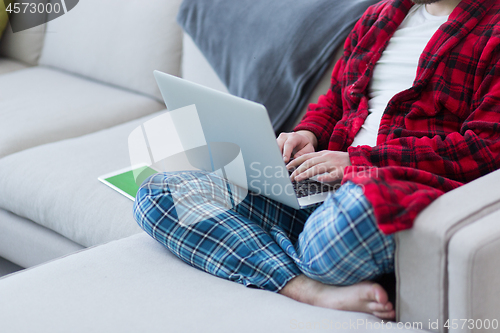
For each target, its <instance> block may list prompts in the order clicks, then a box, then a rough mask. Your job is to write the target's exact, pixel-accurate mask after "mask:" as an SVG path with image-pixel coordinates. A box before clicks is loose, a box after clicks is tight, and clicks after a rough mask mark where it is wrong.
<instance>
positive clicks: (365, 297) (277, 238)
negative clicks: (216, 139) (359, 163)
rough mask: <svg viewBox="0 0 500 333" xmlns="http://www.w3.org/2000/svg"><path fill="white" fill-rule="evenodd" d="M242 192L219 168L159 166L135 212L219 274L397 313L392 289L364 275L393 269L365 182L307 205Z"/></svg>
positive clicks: (315, 301) (313, 299)
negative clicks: (166, 170)
mask: <svg viewBox="0 0 500 333" xmlns="http://www.w3.org/2000/svg"><path fill="white" fill-rule="evenodd" d="M245 194H246V192H244V191H242V190H241V189H238V188H236V187H234V186H229V185H228V184H227V183H226V182H225V181H224V180H223V179H221V178H220V177H218V176H216V175H214V174H209V173H204V172H182V173H167V174H158V175H155V176H153V177H151V178H150V179H148V180H147V181H146V182H145V183H144V184H143V185H142V187H141V189H140V190H139V193H138V196H137V199H136V204H135V207H134V214H135V218H136V220H137V222H138V223H139V225H140V226H141V227H142V228H143V229H144V230H145V231H146V232H147V233H149V234H150V235H151V236H152V237H153V238H155V239H156V240H157V241H159V242H160V243H161V244H163V245H164V246H166V247H167V248H168V249H169V250H170V251H172V252H173V253H174V254H175V255H176V256H178V257H179V258H180V259H182V260H183V261H185V262H186V263H188V264H190V265H192V266H194V267H197V268H199V269H202V270H204V271H206V272H208V273H211V274H213V275H216V276H219V277H222V278H225V279H228V280H231V281H235V282H238V283H242V284H244V285H246V286H254V287H258V288H262V289H266V290H270V291H274V292H279V293H281V294H283V295H286V296H288V297H291V298H293V299H296V300H298V301H301V302H304V303H309V304H312V305H317V306H322V307H327V308H333V309H342V310H351V311H361V312H367V313H372V314H374V315H376V316H379V317H381V318H392V317H394V311H393V309H392V305H391V304H390V303H389V301H388V299H387V293H386V292H385V291H384V290H383V288H382V287H380V286H379V285H378V284H375V283H372V282H367V281H369V280H371V279H374V278H376V277H377V276H379V275H381V274H383V273H388V272H391V271H392V270H393V258H394V239H393V237H392V236H387V235H384V234H382V233H381V232H380V231H379V230H378V228H377V226H376V223H375V220H374V216H373V210H372V207H371V205H370V204H369V203H368V202H367V200H366V198H365V197H364V195H363V194H362V191H360V188H359V187H357V186H356V185H354V184H352V183H347V184H345V185H343V186H342V187H341V189H339V190H338V191H337V192H336V193H335V194H334V195H330V196H329V197H328V199H327V200H326V201H325V202H324V203H323V204H322V205H320V206H315V207H311V208H309V209H305V210H295V209H292V208H290V207H287V206H284V205H282V204H280V203H277V202H275V201H273V200H270V199H267V198H265V197H263V196H260V195H255V194H252V193H249V194H248V195H247V196H246V197H245V198H244V199H243V197H244V195H245ZM241 200H242V201H241ZM240 201H241V202H240ZM238 202H239V204H235V203H238Z"/></svg>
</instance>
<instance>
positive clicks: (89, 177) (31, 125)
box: [0, 0, 500, 332]
mask: <svg viewBox="0 0 500 333" xmlns="http://www.w3.org/2000/svg"><path fill="white" fill-rule="evenodd" d="M141 4H142V2H140V1H138V0H129V1H118V0H113V1H111V0H110V1H106V2H102V1H97V0H82V1H80V2H79V4H78V6H77V7H75V8H74V9H73V10H71V11H70V12H68V13H66V14H65V15H64V16H62V17H60V18H58V19H56V20H53V21H50V22H48V23H47V24H43V25H40V26H37V27H34V28H31V29H29V30H26V31H22V32H18V33H12V31H9V28H7V30H6V32H5V34H4V35H3V36H2V38H1V40H0V119H1V121H0V257H3V258H5V259H7V260H10V261H11V262H13V263H15V264H17V265H20V266H22V267H25V268H28V269H26V270H25V271H21V272H19V273H15V274H13V275H10V276H7V277H4V278H2V279H0V298H1V299H2V300H3V302H2V305H0V331H2V332H31V331H34V330H36V331H37V332H67V331H72V332H80V331H82V332H83V331H85V332H89V331H92V332H137V331H139V330H140V331H151V332H160V331H161V332H164V331H165V330H167V331H172V332H199V331H207V332H211V331H218V332H229V331H235V330H236V331H241V332H246V331H252V332H255V331H262V332H267V331H269V332H282V331H283V332H284V331H294V330H297V329H299V330H300V329H307V330H309V329H311V330H318V331H320V330H324V329H332V330H333V329H335V328H339V327H335V325H340V331H356V332H357V331H360V332H364V331H366V332H372V331H375V332H385V331H387V327H385V329H384V327H383V326H375V327H374V326H370V324H379V325H380V324H381V322H380V321H378V320H377V319H376V318H375V317H373V316H369V315H364V314H359V313H346V312H341V311H333V310H327V309H321V308H317V307H312V306H308V305H304V304H300V303H297V302H295V301H292V300H290V299H287V298H285V297H282V296H280V295H276V294H272V293H268V292H265V291H260V290H253V289H246V288H244V287H242V286H240V285H237V284H234V283H232V282H228V281H224V280H221V279H218V278H215V277H213V276H210V275H207V274H204V273H202V272H199V271H197V270H195V269H193V268H192V267H189V266H186V265H184V264H183V263H181V262H180V261H179V260H177V259H176V258H175V257H174V256H172V255H171V254H170V253H169V252H168V251H166V250H165V249H164V248H162V247H161V246H160V245H159V244H156V243H155V242H154V241H153V240H152V239H150V238H148V236H146V235H145V234H143V233H142V232H141V230H140V228H139V227H138V226H137V225H136V223H135V221H134V220H133V217H132V202H131V201H130V200H129V199H127V198H125V197H124V196H121V195H119V194H117V193H116V192H115V191H113V190H112V189H110V188H108V187H106V186H104V185H103V184H101V183H99V182H98V181H97V177H98V176H100V175H102V174H105V173H108V172H111V171H114V170H118V169H121V168H124V167H126V166H127V165H129V164H130V161H129V156H128V147H127V138H128V136H129V135H130V133H131V132H132V131H133V130H134V129H135V128H137V127H138V126H140V125H141V124H143V123H144V122H146V121H148V120H150V119H152V118H154V117H156V116H158V115H161V114H163V113H164V112H166V111H167V110H165V107H164V104H163V102H162V99H161V96H160V94H159V91H158V89H157V87H156V83H155V81H154V77H153V75H152V71H153V70H155V69H158V70H161V71H164V72H168V73H171V74H174V75H181V76H182V77H184V78H185V79H187V80H190V81H193V82H197V83H200V84H203V85H206V86H209V87H212V88H214V89H217V90H220V91H224V92H227V91H228V90H227V88H226V87H225V85H224V84H223V83H222V81H221V80H220V79H219V78H218V77H217V74H216V73H215V71H214V70H213V68H211V66H210V65H209V63H208V61H207V59H206V58H205V57H204V55H203V54H202V53H201V51H200V50H199V48H198V47H197V46H196V45H195V43H194V42H193V40H192V38H191V37H190V36H188V35H187V34H183V33H182V31H181V29H180V28H179V27H178V26H177V24H176V16H177V10H178V8H179V6H180V4H181V0H169V1H160V0H152V1H149V2H148V5H147V6H144V5H141ZM96 6H99V8H100V11H99V12H96V11H95V10H94V8H96ZM11 20H22V17H21V16H16V15H13V16H12V17H11ZM130 22H133V24H131V23H130ZM83 27H85V28H83ZM341 54H342V48H340V49H339V50H338V51H337V52H336V54H335V55H332V57H331V60H330V65H329V68H328V69H327V70H326V72H325V73H324V74H323V76H322V78H321V80H319V83H318V84H317V85H316V88H315V89H314V91H313V92H312V93H311V94H310V96H309V97H308V100H309V102H314V101H316V100H317V98H318V96H319V95H320V94H321V93H324V92H325V91H326V90H327V89H328V87H329V84H330V73H331V71H332V66H333V64H334V63H335V60H336V59H338V58H339V57H340V56H341ZM299 118H300V117H298V118H296V119H293V120H290V122H289V123H290V125H291V126H290V128H292V127H293V123H294V122H297V121H298V120H299ZM166 144H168V143H166ZM499 178H500V171H497V172H495V173H492V174H490V175H487V176H485V177H483V178H481V179H478V180H476V181H474V182H472V183H470V184H467V185H466V186H464V187H462V188H459V189H457V190H454V191H452V192H450V193H448V194H446V195H444V196H442V197H440V198H439V199H438V200H436V201H435V202H434V203H433V204H432V205H431V206H429V207H428V208H427V209H426V210H425V211H424V212H422V213H421V214H420V215H419V217H418V218H417V220H416V223H415V227H414V228H413V229H412V230H409V231H405V232H403V233H401V234H399V235H398V236H397V242H398V246H397V253H396V276H397V295H396V306H397V316H398V318H397V319H398V320H399V321H400V323H402V324H403V325H402V327H401V326H400V327H398V326H397V323H394V324H393V326H392V328H391V331H392V330H405V331H409V332H413V331H421V330H420V327H421V328H423V329H424V330H428V331H435V332H445V331H446V328H445V327H444V323H445V322H446V320H447V319H448V318H452V319H453V318H454V319H475V320H481V321H484V320H486V319H488V320H490V321H492V320H494V319H497V320H500V318H494V316H497V314H498V313H500V303H499V302H500V301H499V300H500V297H498V296H499V295H500V287H498V285H497V284H495V283H494V281H496V280H498V277H499V274H500V272H499V271H498V267H500V262H499V261H500V259H498V258H500V256H499V255H500V247H499V239H500V230H499V229H498V227H497V224H498V219H499V218H500V217H499V211H500V194H499V193H498V191H497V190H496V187H495V184H496V183H498V181H499V180H500V179H499ZM86 248H89V249H86ZM61 257H63V258H61ZM58 258H61V259H58ZM35 266H36V267H35ZM193 318H195V320H193ZM436 320H438V321H439V325H438V326H437V327H434V326H433V327H430V326H429V323H431V322H432V323H433V322H435V321H436ZM353 322H355V323H356V325H357V324H360V326H359V327H354V326H353V324H352V323H353ZM347 323H349V327H347V326H346V324H347ZM408 323H417V326H416V327H417V328H418V329H413V328H412V329H408V330H406V329H405V328H404V324H407V328H408ZM418 323H422V325H421V326H419V325H418ZM363 324H364V325H368V328H367V327H366V326H363ZM307 325H309V326H307ZM410 326H412V325H410ZM412 327H414V326H412ZM450 331H452V332H455V331H456V332H479V331H480V330H478V329H469V330H454V329H450Z"/></svg>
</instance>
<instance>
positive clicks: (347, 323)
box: [0, 233, 416, 333]
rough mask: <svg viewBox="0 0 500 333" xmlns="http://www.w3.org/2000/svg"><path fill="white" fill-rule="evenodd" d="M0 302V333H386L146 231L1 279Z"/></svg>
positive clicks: (376, 324)
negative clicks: (242, 277) (210, 267)
mask: <svg viewBox="0 0 500 333" xmlns="http://www.w3.org/2000/svg"><path fill="white" fill-rule="evenodd" d="M0 299H1V300H2V302H0V329H1V330H2V332H72V333H79V332H82V333H83V332H85V333H88V332H94V333H100V332H103V333H104V332H106V333H108V332H121V333H127V332H134V333H135V332H149V333H156V332H158V333H159V332H161V333H164V332H204V333H210V332H217V333H220V332H238V333H245V332H251V333H255V332H273V333H279V332H296V331H303V330H305V331H307V332H310V331H314V332H322V331H325V330H331V331H333V330H335V332H354V331H355V332H359V333H362V332H387V331H388V330H387V329H386V328H382V324H381V322H380V321H378V320H377V319H376V318H375V317H373V316H370V315H367V314H362V313H355V312H343V311H334V310H329V309H324V308H319V307H313V306H309V305H306V304H303V303H299V302H296V301H294V300H292V299H290V298H287V297H285V296H282V295H279V294H275V293H272V292H268V291H263V290H258V289H250V288H246V287H244V286H242V285H239V284H236V283H234V282H230V281H226V280H223V279H219V278H217V277H214V276H211V275H209V274H206V273H204V272H201V271H199V270H197V269H195V268H193V267H190V266H189V265H187V264H185V263H184V262H182V261H180V260H179V259H177V258H176V257H174V256H173V255H172V254H171V253H170V252H168V251H167V250H166V249H165V248H164V247H162V246H161V245H160V244H158V243H157V242H155V241H154V240H153V239H151V238H150V237H149V236H147V235H146V234H145V233H141V234H139V235H136V236H132V237H129V238H127V239H123V240H119V241H116V242H112V243H109V244H106V245H103V246H99V247H96V248H92V249H87V250H84V251H82V252H79V253H77V254H74V255H70V256H68V257H65V258H62V259H59V260H56V261H53V262H51V263H48V264H45V265H42V266H39V267H35V268H31V269H27V270H24V271H22V272H19V273H15V274H13V275H10V276H8V277H5V278H3V279H0ZM357 325H359V326H357ZM386 325H387V324H386ZM391 326H392V329H391V330H390V331H391V332H393V331H395V332H398V331H405V332H416V330H403V329H401V330H398V329H397V328H396V326H397V325H396V323H393V324H391ZM336 327H337V329H335V328H336Z"/></svg>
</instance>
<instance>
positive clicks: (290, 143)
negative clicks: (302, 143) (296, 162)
mask: <svg viewBox="0 0 500 333" xmlns="http://www.w3.org/2000/svg"><path fill="white" fill-rule="evenodd" d="M298 144H299V142H298V140H297V138H295V137H289V138H288V140H286V142H285V144H284V145H283V161H285V163H288V161H290V157H292V153H293V150H294V149H295V148H296V147H297V145H298Z"/></svg>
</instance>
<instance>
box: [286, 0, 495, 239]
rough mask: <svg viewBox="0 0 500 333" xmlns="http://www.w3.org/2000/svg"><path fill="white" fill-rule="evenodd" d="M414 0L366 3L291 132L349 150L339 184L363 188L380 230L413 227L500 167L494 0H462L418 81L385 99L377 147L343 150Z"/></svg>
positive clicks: (427, 54)
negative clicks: (327, 80)
mask: <svg viewBox="0 0 500 333" xmlns="http://www.w3.org/2000/svg"><path fill="white" fill-rule="evenodd" d="M412 5H413V2H412V1H411V0H388V1H382V2H380V3H378V4H376V5H374V6H372V7H370V8H369V9H368V10H367V11H366V13H365V14H364V15H363V17H362V18H361V19H360V21H358V23H357V24H356V26H355V27H354V30H353V31H352V32H351V34H350V35H349V37H348V39H347V41H346V44H345V52H344V57H343V58H342V59H341V60H340V61H339V62H338V63H337V65H336V67H335V69H334V71H333V74H332V86H331V89H330V90H329V91H328V92H327V93H326V95H323V96H321V97H320V99H319V101H318V103H317V104H311V105H310V106H309V110H308V112H307V114H306V115H305V117H304V119H303V120H302V122H301V123H300V124H299V125H298V126H297V127H296V128H295V130H309V131H311V132H313V133H314V134H315V135H316V137H317V138H318V142H319V146H318V150H322V149H329V150H336V151H348V152H349V156H350V160H351V163H352V166H351V167H348V168H347V169H346V170H345V173H344V179H343V182H346V181H352V182H354V183H356V184H360V185H363V186H364V189H365V195H366V197H367V198H368V200H369V201H370V202H371V204H372V205H373V207H374V210H375V216H376V218H377V222H378V224H379V227H380V229H381V230H382V231H383V232H384V233H386V234H390V233H393V232H396V231H400V230H404V229H408V228H411V227H412V225H413V221H414V219H415V217H416V216H417V214H418V213H419V212H420V211H422V210H423V209H424V208H425V207H426V206H427V205H429V204H430V203H431V202H432V201H433V200H435V199H436V198H437V197H439V196H440V195H442V194H443V193H445V192H447V191H450V190H453V189H455V188H457V187H459V186H461V185H462V184H464V183H467V182H469V181H472V180H474V179H476V178H478V177H481V176H483V175H486V174H487V173H489V172H492V171H494V170H496V169H498V168H499V167H500V62H499V60H500V23H499V22H500V1H499V0H462V2H461V3H460V4H459V5H458V7H457V8H456V9H455V10H454V11H453V13H452V14H451V15H450V17H449V20H448V22H446V23H445V24H444V25H442V26H441V27H440V29H439V30H438V31H437V32H436V34H435V35H434V36H433V37H432V39H431V40H430V41H429V43H428V44H427V46H426V48H425V50H424V52H423V54H422V56H421V58H420V61H419V64H418V71H417V76H416V79H415V81H414V84H413V86H412V87H411V88H409V89H408V90H405V91H402V92H400V93H399V94H397V95H396V96H394V98H393V99H392V100H391V101H390V102H389V105H388V106H387V109H386V110H385V113H384V116H383V117H382V122H381V124H380V128H379V133H378V137H377V146H375V147H369V146H358V147H349V146H350V145H351V143H352V142H353V139H354V136H355V135H356V133H357V132H358V131H359V129H360V127H361V125H362V124H363V122H364V121H365V119H366V117H367V115H368V84H369V82H370V79H371V75H372V73H373V68H374V66H375V64H376V62H377V61H378V59H379V58H380V56H381V54H382V51H383V50H384V48H385V46H386V45H387V43H388V41H389V39H390V38H391V36H392V34H393V33H394V32H395V31H396V29H397V27H398V26H399V25H400V24H401V22H402V21H403V19H404V18H405V16H406V14H407V13H408V11H409V9H410V8H411V7H412Z"/></svg>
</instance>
